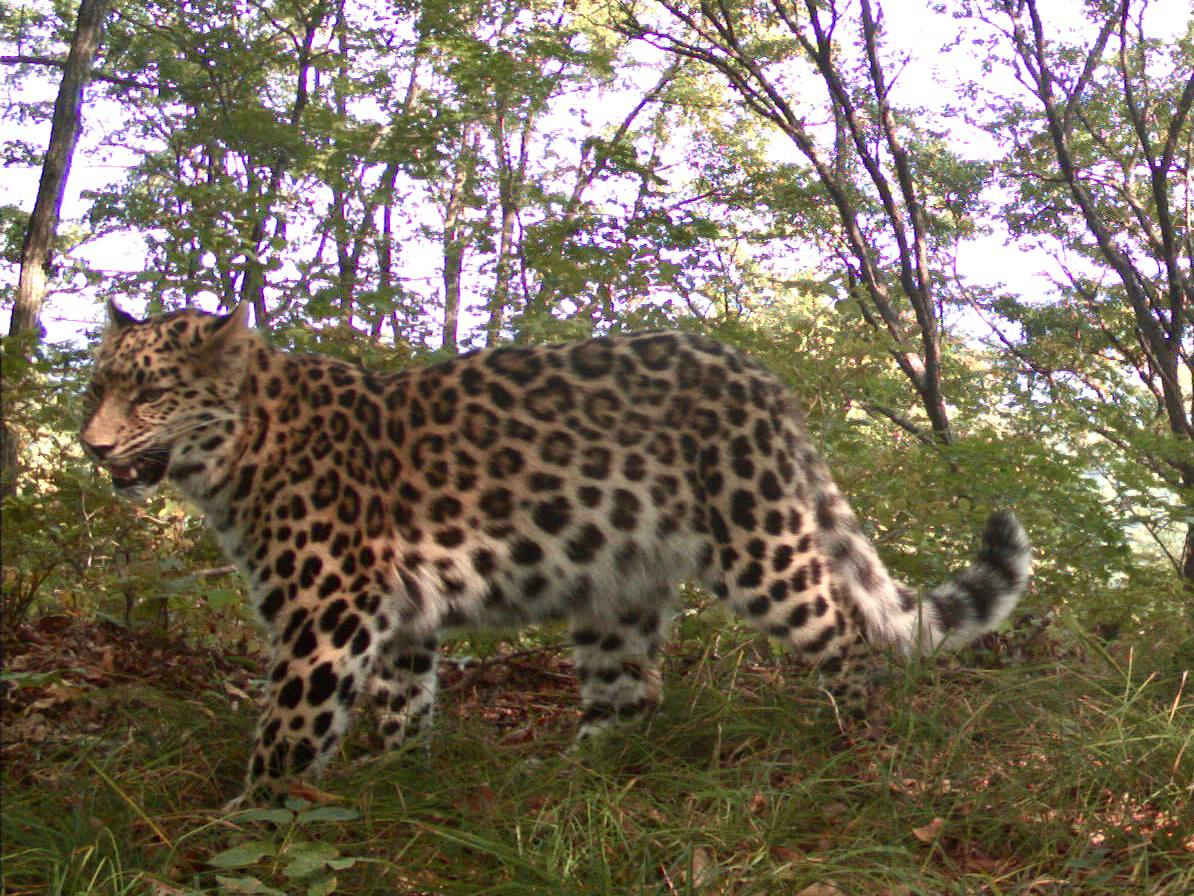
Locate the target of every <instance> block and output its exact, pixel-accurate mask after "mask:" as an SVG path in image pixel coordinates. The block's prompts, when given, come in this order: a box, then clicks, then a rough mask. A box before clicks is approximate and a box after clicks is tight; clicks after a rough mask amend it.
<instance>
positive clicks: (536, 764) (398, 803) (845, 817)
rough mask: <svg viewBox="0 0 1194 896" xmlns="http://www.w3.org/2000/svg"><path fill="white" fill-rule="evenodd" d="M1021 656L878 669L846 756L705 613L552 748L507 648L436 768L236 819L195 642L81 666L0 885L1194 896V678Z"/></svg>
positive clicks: (24, 792) (348, 775) (482, 679)
mask: <svg viewBox="0 0 1194 896" xmlns="http://www.w3.org/2000/svg"><path fill="white" fill-rule="evenodd" d="M97 634H99V633H97ZM98 640H99V641H100V643H101V644H102V643H103V638H102V637H100V638H99V639H98ZM1171 647H1172V645H1170V647H1167V648H1166V651H1168V650H1169V649H1171ZM27 649H28V648H25V649H24V650H22V651H21V653H20V654H19V655H21V656H28V653H26V652H25V651H26V650H27ZM138 650H139V648H138V645H137V643H136V641H135V640H131V641H125V642H123V643H122V645H121V652H122V654H124V655H128V656H129V657H130V661H131V662H132V663H134V664H135V663H136V659H135V657H136V656H137V654H138ZM1019 650H1020V651H1021V652H1020V653H1019V659H1018V661H1017V662H1016V664H1015V665H1014V666H1011V667H1004V668H990V669H985V670H974V669H961V668H958V667H949V668H942V667H939V666H928V667H921V668H913V669H910V670H906V671H905V672H903V673H902V674H896V675H895V676H894V677H892V678H890V679H889V680H888V682H887V685H886V692H885V698H884V701H883V705H884V707H885V709H884V710H883V712H882V713H881V716H882V719H883V722H882V724H881V725H880V726H879V727H877V728H876V729H875V730H874V731H872V734H871V736H870V737H868V738H863V739H859V740H857V741H854V742H852V743H844V742H843V740H842V739H841V738H840V737H835V736H834V732H833V728H832V723H831V721H830V718H829V714H828V713H826V712H824V704H823V695H821V694H819V693H818V692H817V691H816V689H815V687H814V686H813V682H812V680H811V679H810V678H809V677H808V676H806V675H805V674H804V673H803V672H801V671H800V670H798V669H795V668H793V667H790V666H785V665H782V664H779V665H777V664H776V661H775V658H774V657H770V656H768V654H769V653H770V650H769V648H768V646H767V645H766V644H765V643H760V642H759V641H758V640H756V639H755V638H754V637H753V636H750V635H747V634H746V633H744V632H740V631H735V630H733V629H727V628H726V626H725V623H724V619H722V618H721V613H720V612H719V611H710V610H705V611H699V612H694V613H691V614H689V615H687V616H686V617H685V619H684V620H683V623H682V625H681V631H680V633H679V637H678V640H677V642H675V643H674V644H673V646H672V647H671V648H670V649H669V651H668V655H667V661H666V664H665V665H666V672H667V675H666V682H667V684H666V690H667V696H666V697H665V703H664V706H663V707H662V709H661V711H660V712H659V714H658V715H657V716H656V717H655V718H654V719H653V720H652V721H651V722H650V723H649V724H648V726H647V727H646V728H645V729H642V730H634V729H632V730H630V731H627V732H622V733H619V734H617V735H615V736H613V737H612V738H611V739H609V740H608V741H603V742H599V743H595V744H592V745H591V746H590V748H588V749H585V750H581V751H573V752H562V750H561V748H562V747H563V745H564V744H566V743H567V738H568V737H569V735H570V734H571V732H572V730H573V727H574V724H575V713H574V711H573V709H574V703H575V696H574V693H573V690H574V688H573V686H572V684H571V682H570V681H568V680H567V678H566V676H565V675H564V674H562V673H566V672H567V671H568V664H567V661H566V660H564V659H563V658H562V657H561V656H560V655H559V652H558V651H559V648H554V647H547V648H544V649H542V650H540V651H538V652H530V653H526V652H524V653H523V654H511V655H507V656H502V655H496V656H492V657H488V658H486V659H484V660H483V661H482V663H481V664H480V665H479V666H475V665H474V666H469V667H466V668H465V669H463V670H457V669H452V668H449V669H447V670H446V675H445V685H446V687H445V691H446V694H445V702H444V707H443V718H442V719H441V720H440V723H439V726H438V732H437V735H436V736H435V738H434V740H433V743H432V746H431V751H430V754H428V753H426V752H425V751H423V750H420V749H414V750H409V751H406V752H404V753H402V754H399V755H390V756H381V757H374V758H371V759H370V760H368V761H367V762H365V763H363V764H361V763H357V764H354V763H352V762H351V761H350V760H349V758H347V757H345V758H341V759H339V760H337V762H336V763H335V765H334V767H333V769H332V772H331V775H330V776H329V778H328V779H327V780H326V781H325V782H323V783H322V785H321V789H320V790H318V791H317V790H315V789H314V788H309V787H308V788H303V789H302V790H301V797H300V798H301V799H302V800H303V801H304V803H297V802H293V801H292V802H290V803H289V804H288V805H289V808H272V809H259V810H251V811H249V812H244V813H239V814H234V815H231V816H225V815H223V814H221V813H220V812H218V811H200V810H198V809H197V808H196V807H197V806H215V805H218V804H219V803H220V802H221V801H222V800H223V799H224V798H225V797H226V796H228V795H229V794H230V793H231V792H233V790H234V789H235V787H236V785H237V781H238V780H239V773H240V765H241V760H242V759H243V739H244V737H245V736H246V735H247V733H248V731H249V729H250V726H251V718H250V713H249V712H248V709H247V707H245V706H244V705H243V704H242V706H241V708H240V710H239V711H238V712H237V714H236V715H235V716H233V714H232V712H230V710H229V708H228V701H229V696H228V694H229V693H230V692H235V691H237V688H233V689H232V690H231V691H229V690H228V689H226V688H225V686H224V683H225V682H228V681H239V680H240V677H239V676H237V675H235V674H232V673H230V672H229V670H228V669H227V667H226V661H225V660H224V659H223V658H222V657H220V656H213V657H212V660H211V662H212V664H213V665H215V666H216V668H219V669H220V674H219V676H218V677H216V678H212V677H211V675H210V673H209V674H208V680H207V682H206V683H204V682H202V681H199V682H196V681H192V680H190V679H191V678H192V676H193V675H194V674H195V671H193V667H194V666H196V665H197V664H200V665H201V663H199V661H200V658H201V656H202V654H201V653H199V652H198V651H196V650H195V649H194V648H191V649H182V648H179V647H176V648H175V655H176V656H177V657H178V659H177V661H176V663H173V664H172V663H169V662H166V663H159V664H158V674H157V675H156V676H155V678H154V680H153V682H152V683H150V682H146V683H145V684H144V685H142V686H141V687H142V691H141V692H140V693H139V698H140V699H138V700H136V701H129V700H128V699H123V700H121V699H108V700H105V695H107V694H110V693H111V694H114V693H115V691H117V690H118V689H119V688H120V687H127V685H123V684H121V680H120V679H119V678H118V677H116V676H112V677H111V678H104V677H92V678H90V679H89V680H90V681H91V685H90V687H89V688H88V689H85V690H83V691H82V692H78V691H76V693H75V695H74V696H73V697H72V698H70V700H69V702H66V703H58V704H55V705H54V706H53V707H52V708H50V709H42V710H41V713H42V714H44V717H45V719H46V723H47V725H48V728H49V733H48V736H47V739H46V740H45V741H43V742H42V743H41V744H40V745H38V744H22V743H17V744H13V743H11V742H10V744H9V745H8V749H9V750H10V752H9V754H8V756H7V757H6V758H7V762H6V767H7V769H8V779H7V781H6V790H5V812H4V817H3V826H4V827H3V843H4V855H3V857H2V858H3V862H2V864H0V869H3V870H2V872H0V874H2V875H3V885H4V887H5V888H6V891H7V892H12V893H19V892H27V891H31V890H36V891H38V892H49V893H63V894H66V893H70V894H72V896H77V894H96V896H98V894H110V893H124V892H144V891H146V890H150V891H154V890H156V891H157V892H160V893H179V894H184V893H185V894H188V896H189V894H199V893H215V892H255V893H266V892H282V893H312V892H336V893H351V894H354V896H365V894H371V893H387V894H392V893H410V894H414V893H425V892H434V893H437V894H466V893H481V892H485V893H506V894H531V893H543V894H546V893H552V894H557V893H577V894H580V893H610V894H615V893H616V894H623V893H640V892H641V893H671V892H694V893H724V894H743V896H745V894H764V893H775V892H791V893H796V894H799V893H808V894H809V896H811V894H814V893H830V892H835V893H836V892H840V893H891V894H896V893H924V894H932V893H942V892H972V893H982V892H990V893H1025V894H1027V893H1031V892H1040V890H1041V886H1042V885H1041V883H1040V882H1041V881H1042V880H1043V879H1048V880H1052V881H1057V882H1058V883H1057V884H1056V886H1057V887H1058V888H1063V887H1068V888H1072V889H1077V890H1080V891H1081V892H1082V893H1084V894H1091V896H1100V894H1104V893H1105V894H1112V893H1122V892H1127V891H1131V892H1147V893H1150V894H1156V896H1178V894H1184V893H1186V892H1189V888H1190V886H1191V885H1192V884H1194V842H1191V841H1190V839H1189V838H1190V830H1189V826H1188V825H1187V824H1185V823H1184V819H1186V818H1188V817H1189V812H1190V811H1191V806H1190V797H1191V794H1190V792H1189V789H1188V787H1187V784H1188V782H1189V780H1190V776H1191V774H1194V768H1192V767H1191V763H1192V762H1194V759H1192V757H1191V753H1190V751H1189V749H1188V747H1189V740H1190V730H1191V714H1192V713H1194V707H1192V706H1191V703H1190V696H1189V689H1188V683H1186V682H1184V680H1183V679H1181V678H1180V677H1173V676H1171V675H1165V676H1155V675H1152V674H1151V672H1150V670H1149V669H1145V668H1140V667H1138V666H1137V665H1134V663H1133V660H1132V656H1131V654H1130V653H1129V652H1128V651H1126V650H1121V649H1119V648H1118V647H1115V648H1113V652H1110V653H1109V652H1107V651H1106V650H1105V649H1104V648H1102V647H1101V646H1100V645H1099V644H1098V642H1097V641H1095V640H1093V639H1088V638H1085V637H1082V636H1079V635H1077V634H1076V633H1073V632H1070V631H1067V630H1065V629H1061V628H1055V629H1052V630H1049V631H1047V632H1046V633H1045V634H1044V636H1043V637H1042V638H1041V639H1040V640H1038V641H1035V642H1029V643H1027V644H1022V645H1020V647H1019ZM1168 655H1169V654H1167V656H1168ZM44 659H45V660H46V661H47V662H50V663H52V662H53V660H54V657H53V652H52V649H51V652H50V653H48V654H47V656H46V657H45V658H44ZM61 661H63V662H66V663H69V664H71V665H78V664H79V663H80V659H79V658H78V657H69V658H68V657H63V658H62V660H61ZM242 675H243V673H242ZM242 683H243V682H242ZM51 687H52V686H51ZM47 690H48V687H46V686H43V687H42V688H41V689H38V688H35V687H32V686H31V687H27V688H25V689H23V691H22V693H23V692H24V691H30V692H32V694H44V693H46V692H47ZM528 695H532V696H528ZM23 699H28V698H23ZM36 703H37V701H36V700H34V701H33V703H26V704H25V705H36ZM102 706H108V707H111V708H109V709H108V710H107V711H106V712H105V714H104V715H103V716H101V721H102V720H104V719H106V721H102V724H99V725H97V724H95V723H85V724H81V723H80V720H81V719H88V718H91V716H89V715H88V713H89V712H91V713H93V712H94V711H95V708H96V707H102ZM23 715H24V716H25V717H28V716H29V715H30V713H29V712H28V711H25V712H24V713H23ZM366 728H367V723H366ZM81 731H86V732H88V733H87V735H86V737H80V735H79V732H81ZM130 734H132V735H133V736H130ZM361 738H362V739H367V738H368V734H367V732H362V734H361ZM363 746H364V745H363V744H362V743H360V742H359V741H358V743H357V744H355V745H353V749H354V751H359V750H360V749H362V748H363ZM15 748H19V749H21V750H23V751H28V750H36V751H37V754H38V755H39V757H40V761H38V762H35V763H31V762H30V756H29V755H28V753H25V752H15V751H14V750H15ZM292 799H293V798H292ZM816 886H820V887H822V888H825V887H829V886H832V887H833V888H835V889H833V890H829V889H819V890H818V889H806V888H814V887H816ZM1049 886H1054V885H1053V884H1050V885H1049ZM1059 891H1060V890H1059Z"/></svg>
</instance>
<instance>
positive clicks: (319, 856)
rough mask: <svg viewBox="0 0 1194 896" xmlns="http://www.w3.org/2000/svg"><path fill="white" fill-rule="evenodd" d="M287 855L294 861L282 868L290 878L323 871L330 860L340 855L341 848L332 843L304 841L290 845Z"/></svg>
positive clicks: (308, 875) (307, 875)
mask: <svg viewBox="0 0 1194 896" xmlns="http://www.w3.org/2000/svg"><path fill="white" fill-rule="evenodd" d="M286 856H287V857H288V858H290V859H291V860H292V861H291V862H290V864H289V865H287V866H286V867H285V868H284V869H282V873H283V874H285V875H286V876H287V877H290V878H302V877H310V876H311V875H312V874H315V873H316V872H317V871H322V870H323V868H324V866H325V865H327V863H328V862H331V861H334V860H335V859H338V858H339V857H340V850H338V849H336V847H334V846H332V845H331V844H330V843H311V842H309V841H302V842H299V843H292V844H291V845H290V846H288V847H287V848H286Z"/></svg>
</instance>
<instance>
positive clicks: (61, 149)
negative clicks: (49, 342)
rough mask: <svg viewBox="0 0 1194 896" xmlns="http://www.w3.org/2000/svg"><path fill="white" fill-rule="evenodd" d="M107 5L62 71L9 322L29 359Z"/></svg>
mask: <svg viewBox="0 0 1194 896" xmlns="http://www.w3.org/2000/svg"><path fill="white" fill-rule="evenodd" d="M107 7H108V4H107V0H82V2H81V3H80V4H79V16H78V19H77V20H76V22H75V33H74V36H73V37H72V38H71V45H70V52H69V54H68V55H67V58H66V64H65V66H64V67H63V70H62V83H61V85H60V86H59V88H58V98H57V99H56V100H55V102H54V117H53V119H52V120H51V124H50V144H49V146H48V147H47V148H46V157H45V160H44V161H43V162H42V169H41V182H40V184H39V185H38V188H37V200H36V201H35V202H34V205H33V212H32V214H31V215H30V216H29V225H28V227H27V229H26V230H25V243H24V245H23V246H22V248H21V275H20V279H19V280H18V281H17V291H16V296H15V297H14V300H13V308H12V319H11V321H10V322H9V327H8V338H9V345H8V347H7V350H8V351H13V350H14V349H15V350H17V351H22V352H24V353H25V354H26V356H28V354H29V352H30V351H31V349H32V347H33V346H34V345H36V344H37V342H38V341H39V340H40V339H41V306H42V302H43V300H44V299H45V295H46V282H47V279H48V268H49V265H50V260H51V257H52V254H53V247H54V237H55V236H56V234H57V232H58V214H59V211H60V210H61V207H62V196H63V194H64V193H65V191H66V179H67V176H68V175H69V174H70V163H71V157H72V156H73V155H74V151H75V143H76V142H77V141H78V139H79V127H80V123H81V120H82V115H81V107H82V105H83V88H84V87H85V86H86V84H87V79H88V77H89V75H90V73H91V63H92V61H93V60H94V59H95V51H96V48H97V47H98V46H99V41H100V36H101V35H102V34H103V24H104V15H105V14H106V12H107ZM12 386H13V384H12V383H11V382H10V383H6V384H5V393H4V394H5V396H6V401H5V404H6V405H7V403H8V401H7V397H9V396H11V392H12ZM7 410H8V409H7V407H6V408H5V414H4V420H5V423H4V426H3V429H2V431H0V496H7V495H10V494H12V491H13V489H14V488H15V487H16V472H17V462H18V450H17V440H16V435H15V433H14V432H13V431H12V430H11V429H10V428H9V425H8V421H9V419H10V418H9V415H8V413H7Z"/></svg>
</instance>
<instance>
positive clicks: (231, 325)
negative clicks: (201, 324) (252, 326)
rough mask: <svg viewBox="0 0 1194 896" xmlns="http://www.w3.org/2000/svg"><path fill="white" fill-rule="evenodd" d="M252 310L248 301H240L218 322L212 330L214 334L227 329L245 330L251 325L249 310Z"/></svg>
mask: <svg viewBox="0 0 1194 896" xmlns="http://www.w3.org/2000/svg"><path fill="white" fill-rule="evenodd" d="M250 310H251V308H250V306H249V303H248V302H240V303H239V304H238V305H237V306H236V307H235V308H233V309H232V310H231V311H230V312H228V313H227V314H225V315H224V316H223V317H221V318H220V319H219V321H217V322H216V325H215V327H214V328H213V330H212V333H211V334H212V335H213V336H214V335H216V334H217V333H220V332H223V331H225V330H244V329H246V328H247V327H248V326H249V311H250Z"/></svg>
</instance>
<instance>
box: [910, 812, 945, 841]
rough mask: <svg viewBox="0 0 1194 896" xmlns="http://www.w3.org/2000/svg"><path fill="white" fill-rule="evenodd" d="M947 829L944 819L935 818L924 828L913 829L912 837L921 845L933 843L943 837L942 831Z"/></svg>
mask: <svg viewBox="0 0 1194 896" xmlns="http://www.w3.org/2000/svg"><path fill="white" fill-rule="evenodd" d="M944 827H945V819H944V818H934V819H933V820H932V821H930V822H929V823H928V824H926V825H924V826H923V827H919V828H913V829H912V836H913V837H915V838H916V839H917V840H919V841H920V842H921V843H932V842H933V841H935V840H936V839H937V838H938V837H940V836H941V829H942V828H944Z"/></svg>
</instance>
